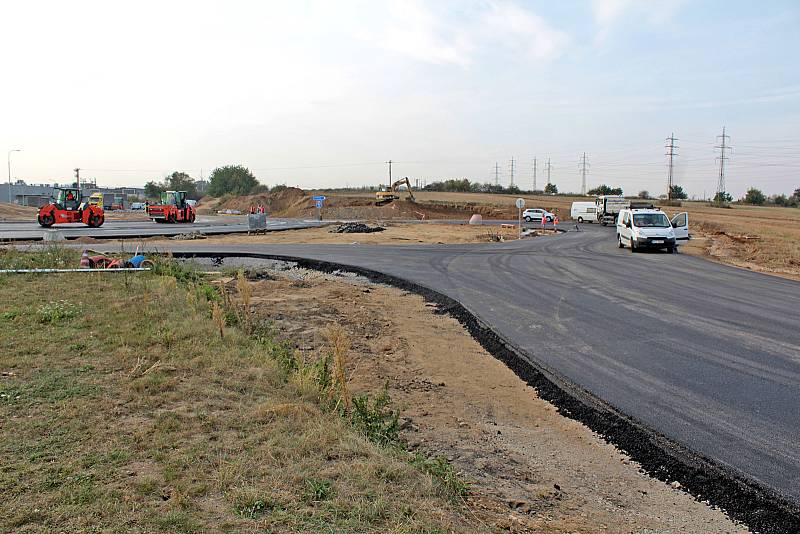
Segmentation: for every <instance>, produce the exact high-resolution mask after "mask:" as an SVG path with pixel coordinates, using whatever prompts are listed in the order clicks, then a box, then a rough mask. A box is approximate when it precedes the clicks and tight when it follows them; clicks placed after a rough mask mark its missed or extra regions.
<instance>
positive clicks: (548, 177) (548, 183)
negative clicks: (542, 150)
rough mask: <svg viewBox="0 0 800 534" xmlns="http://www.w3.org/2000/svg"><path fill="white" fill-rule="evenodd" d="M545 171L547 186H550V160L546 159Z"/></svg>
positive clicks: (551, 167)
mask: <svg viewBox="0 0 800 534" xmlns="http://www.w3.org/2000/svg"><path fill="white" fill-rule="evenodd" d="M545 168H546V169H547V185H550V171H551V170H552V169H553V166H552V165H550V158H549V157H548V158H547V165H546V167H545Z"/></svg>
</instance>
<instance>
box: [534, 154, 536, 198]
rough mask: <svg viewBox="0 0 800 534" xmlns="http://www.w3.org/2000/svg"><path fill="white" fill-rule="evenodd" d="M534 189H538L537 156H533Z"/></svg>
mask: <svg viewBox="0 0 800 534" xmlns="http://www.w3.org/2000/svg"><path fill="white" fill-rule="evenodd" d="M533 190H534V191H536V158H533Z"/></svg>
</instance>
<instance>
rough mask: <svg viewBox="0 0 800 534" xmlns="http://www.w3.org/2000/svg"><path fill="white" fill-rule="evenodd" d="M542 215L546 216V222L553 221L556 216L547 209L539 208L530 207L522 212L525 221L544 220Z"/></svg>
mask: <svg viewBox="0 0 800 534" xmlns="http://www.w3.org/2000/svg"><path fill="white" fill-rule="evenodd" d="M542 217H544V218H545V221H546V222H553V219H555V217H556V216H555V215H554V214H552V213H550V212H549V211H547V210H543V209H539V208H529V209H526V210H525V211H523V212H522V218H523V219H525V222H531V221H538V222H542Z"/></svg>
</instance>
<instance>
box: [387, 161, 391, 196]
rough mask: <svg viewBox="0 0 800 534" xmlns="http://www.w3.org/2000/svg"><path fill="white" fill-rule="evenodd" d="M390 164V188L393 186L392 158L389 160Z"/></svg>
mask: <svg viewBox="0 0 800 534" xmlns="http://www.w3.org/2000/svg"><path fill="white" fill-rule="evenodd" d="M386 163H388V164H389V189H391V188H392V160H389V161H387V162H386Z"/></svg>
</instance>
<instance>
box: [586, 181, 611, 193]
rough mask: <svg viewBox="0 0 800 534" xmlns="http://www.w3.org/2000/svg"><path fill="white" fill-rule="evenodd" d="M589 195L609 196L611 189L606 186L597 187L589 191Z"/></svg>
mask: <svg viewBox="0 0 800 534" xmlns="http://www.w3.org/2000/svg"><path fill="white" fill-rule="evenodd" d="M589 194H590V195H610V194H611V187H609V186H607V185H606V184H603V185H599V186H597V187H595V188H594V189H590V190H589Z"/></svg>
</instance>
